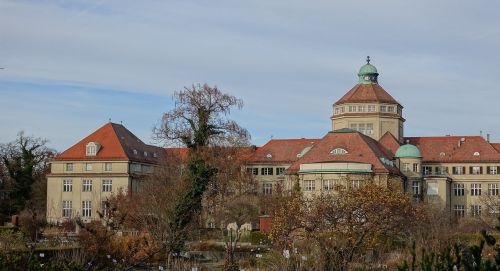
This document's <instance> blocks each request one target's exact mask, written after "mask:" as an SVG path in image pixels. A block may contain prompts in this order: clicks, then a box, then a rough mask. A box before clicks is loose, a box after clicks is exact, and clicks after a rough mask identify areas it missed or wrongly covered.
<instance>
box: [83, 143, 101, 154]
mask: <svg viewBox="0 0 500 271" xmlns="http://www.w3.org/2000/svg"><path fill="white" fill-rule="evenodd" d="M100 147H101V145H100V144H99V143H97V142H89V143H87V145H86V148H85V149H86V152H85V153H86V155H87V156H96V155H97V152H99V148H100Z"/></svg>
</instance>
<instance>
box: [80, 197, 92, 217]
mask: <svg viewBox="0 0 500 271" xmlns="http://www.w3.org/2000/svg"><path fill="white" fill-rule="evenodd" d="M82 216H83V217H90V216H92V202H91V201H90V200H84V201H82Z"/></svg>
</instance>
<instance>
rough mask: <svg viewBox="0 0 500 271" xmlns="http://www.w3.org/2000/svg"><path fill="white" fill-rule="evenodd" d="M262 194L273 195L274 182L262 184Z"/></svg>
mask: <svg viewBox="0 0 500 271" xmlns="http://www.w3.org/2000/svg"><path fill="white" fill-rule="evenodd" d="M262 194H263V195H272V194H273V184H272V183H263V184H262Z"/></svg>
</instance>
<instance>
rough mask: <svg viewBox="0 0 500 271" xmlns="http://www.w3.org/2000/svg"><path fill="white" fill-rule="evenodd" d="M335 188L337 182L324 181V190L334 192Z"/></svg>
mask: <svg viewBox="0 0 500 271" xmlns="http://www.w3.org/2000/svg"><path fill="white" fill-rule="evenodd" d="M334 188H335V182H334V181H333V180H332V179H327V180H323V190H324V191H332V190H333V189H334Z"/></svg>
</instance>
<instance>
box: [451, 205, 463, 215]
mask: <svg viewBox="0 0 500 271" xmlns="http://www.w3.org/2000/svg"><path fill="white" fill-rule="evenodd" d="M453 212H454V213H455V217H465V205H461V204H458V205H453Z"/></svg>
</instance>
